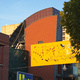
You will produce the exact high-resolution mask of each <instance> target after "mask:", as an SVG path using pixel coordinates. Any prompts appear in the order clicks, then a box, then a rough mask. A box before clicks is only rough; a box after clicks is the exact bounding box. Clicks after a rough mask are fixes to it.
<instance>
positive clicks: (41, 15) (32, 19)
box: [25, 7, 53, 27]
mask: <svg viewBox="0 0 80 80" xmlns="http://www.w3.org/2000/svg"><path fill="white" fill-rule="evenodd" d="M51 15H53V8H52V7H51V8H47V9H43V10H40V11H38V12H36V13H34V14H33V15H31V16H30V17H28V18H27V19H26V20H25V23H26V27H27V26H29V25H30V24H31V23H33V22H35V21H37V20H38V19H41V18H44V17H47V16H51Z"/></svg>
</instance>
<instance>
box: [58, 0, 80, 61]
mask: <svg viewBox="0 0 80 80" xmlns="http://www.w3.org/2000/svg"><path fill="white" fill-rule="evenodd" d="M60 15H61V21H60V23H61V25H62V26H64V28H66V32H67V33H68V34H69V35H70V41H71V45H72V46H74V49H77V51H76V57H77V60H80V50H79V49H80V0H70V1H69V2H64V7H63V11H61V12H60ZM73 53H75V50H73Z"/></svg>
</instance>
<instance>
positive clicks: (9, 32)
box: [2, 24, 20, 36]
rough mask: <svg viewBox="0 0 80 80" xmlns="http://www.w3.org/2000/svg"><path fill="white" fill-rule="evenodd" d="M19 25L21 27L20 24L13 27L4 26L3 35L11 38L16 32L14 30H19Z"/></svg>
mask: <svg viewBox="0 0 80 80" xmlns="http://www.w3.org/2000/svg"><path fill="white" fill-rule="evenodd" d="M19 25H20V24H12V25H5V26H2V33H4V34H7V35H9V36H11V34H12V33H13V32H14V30H16V28H17V27H18V26H19Z"/></svg>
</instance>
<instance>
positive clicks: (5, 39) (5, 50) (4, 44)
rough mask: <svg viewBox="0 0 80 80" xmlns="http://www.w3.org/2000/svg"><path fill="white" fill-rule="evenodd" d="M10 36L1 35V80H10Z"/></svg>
mask: <svg viewBox="0 0 80 80" xmlns="http://www.w3.org/2000/svg"><path fill="white" fill-rule="evenodd" d="M8 66H9V36H8V35H5V34H2V33H0V80H8Z"/></svg>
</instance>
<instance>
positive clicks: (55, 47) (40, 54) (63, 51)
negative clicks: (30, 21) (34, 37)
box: [31, 41, 77, 66]
mask: <svg viewBox="0 0 80 80" xmlns="http://www.w3.org/2000/svg"><path fill="white" fill-rule="evenodd" d="M69 63H77V61H76V57H75V54H72V53H71V46H70V42H69V41H60V42H52V43H43V44H35V45H31V66H45V65H57V64H69Z"/></svg>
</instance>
